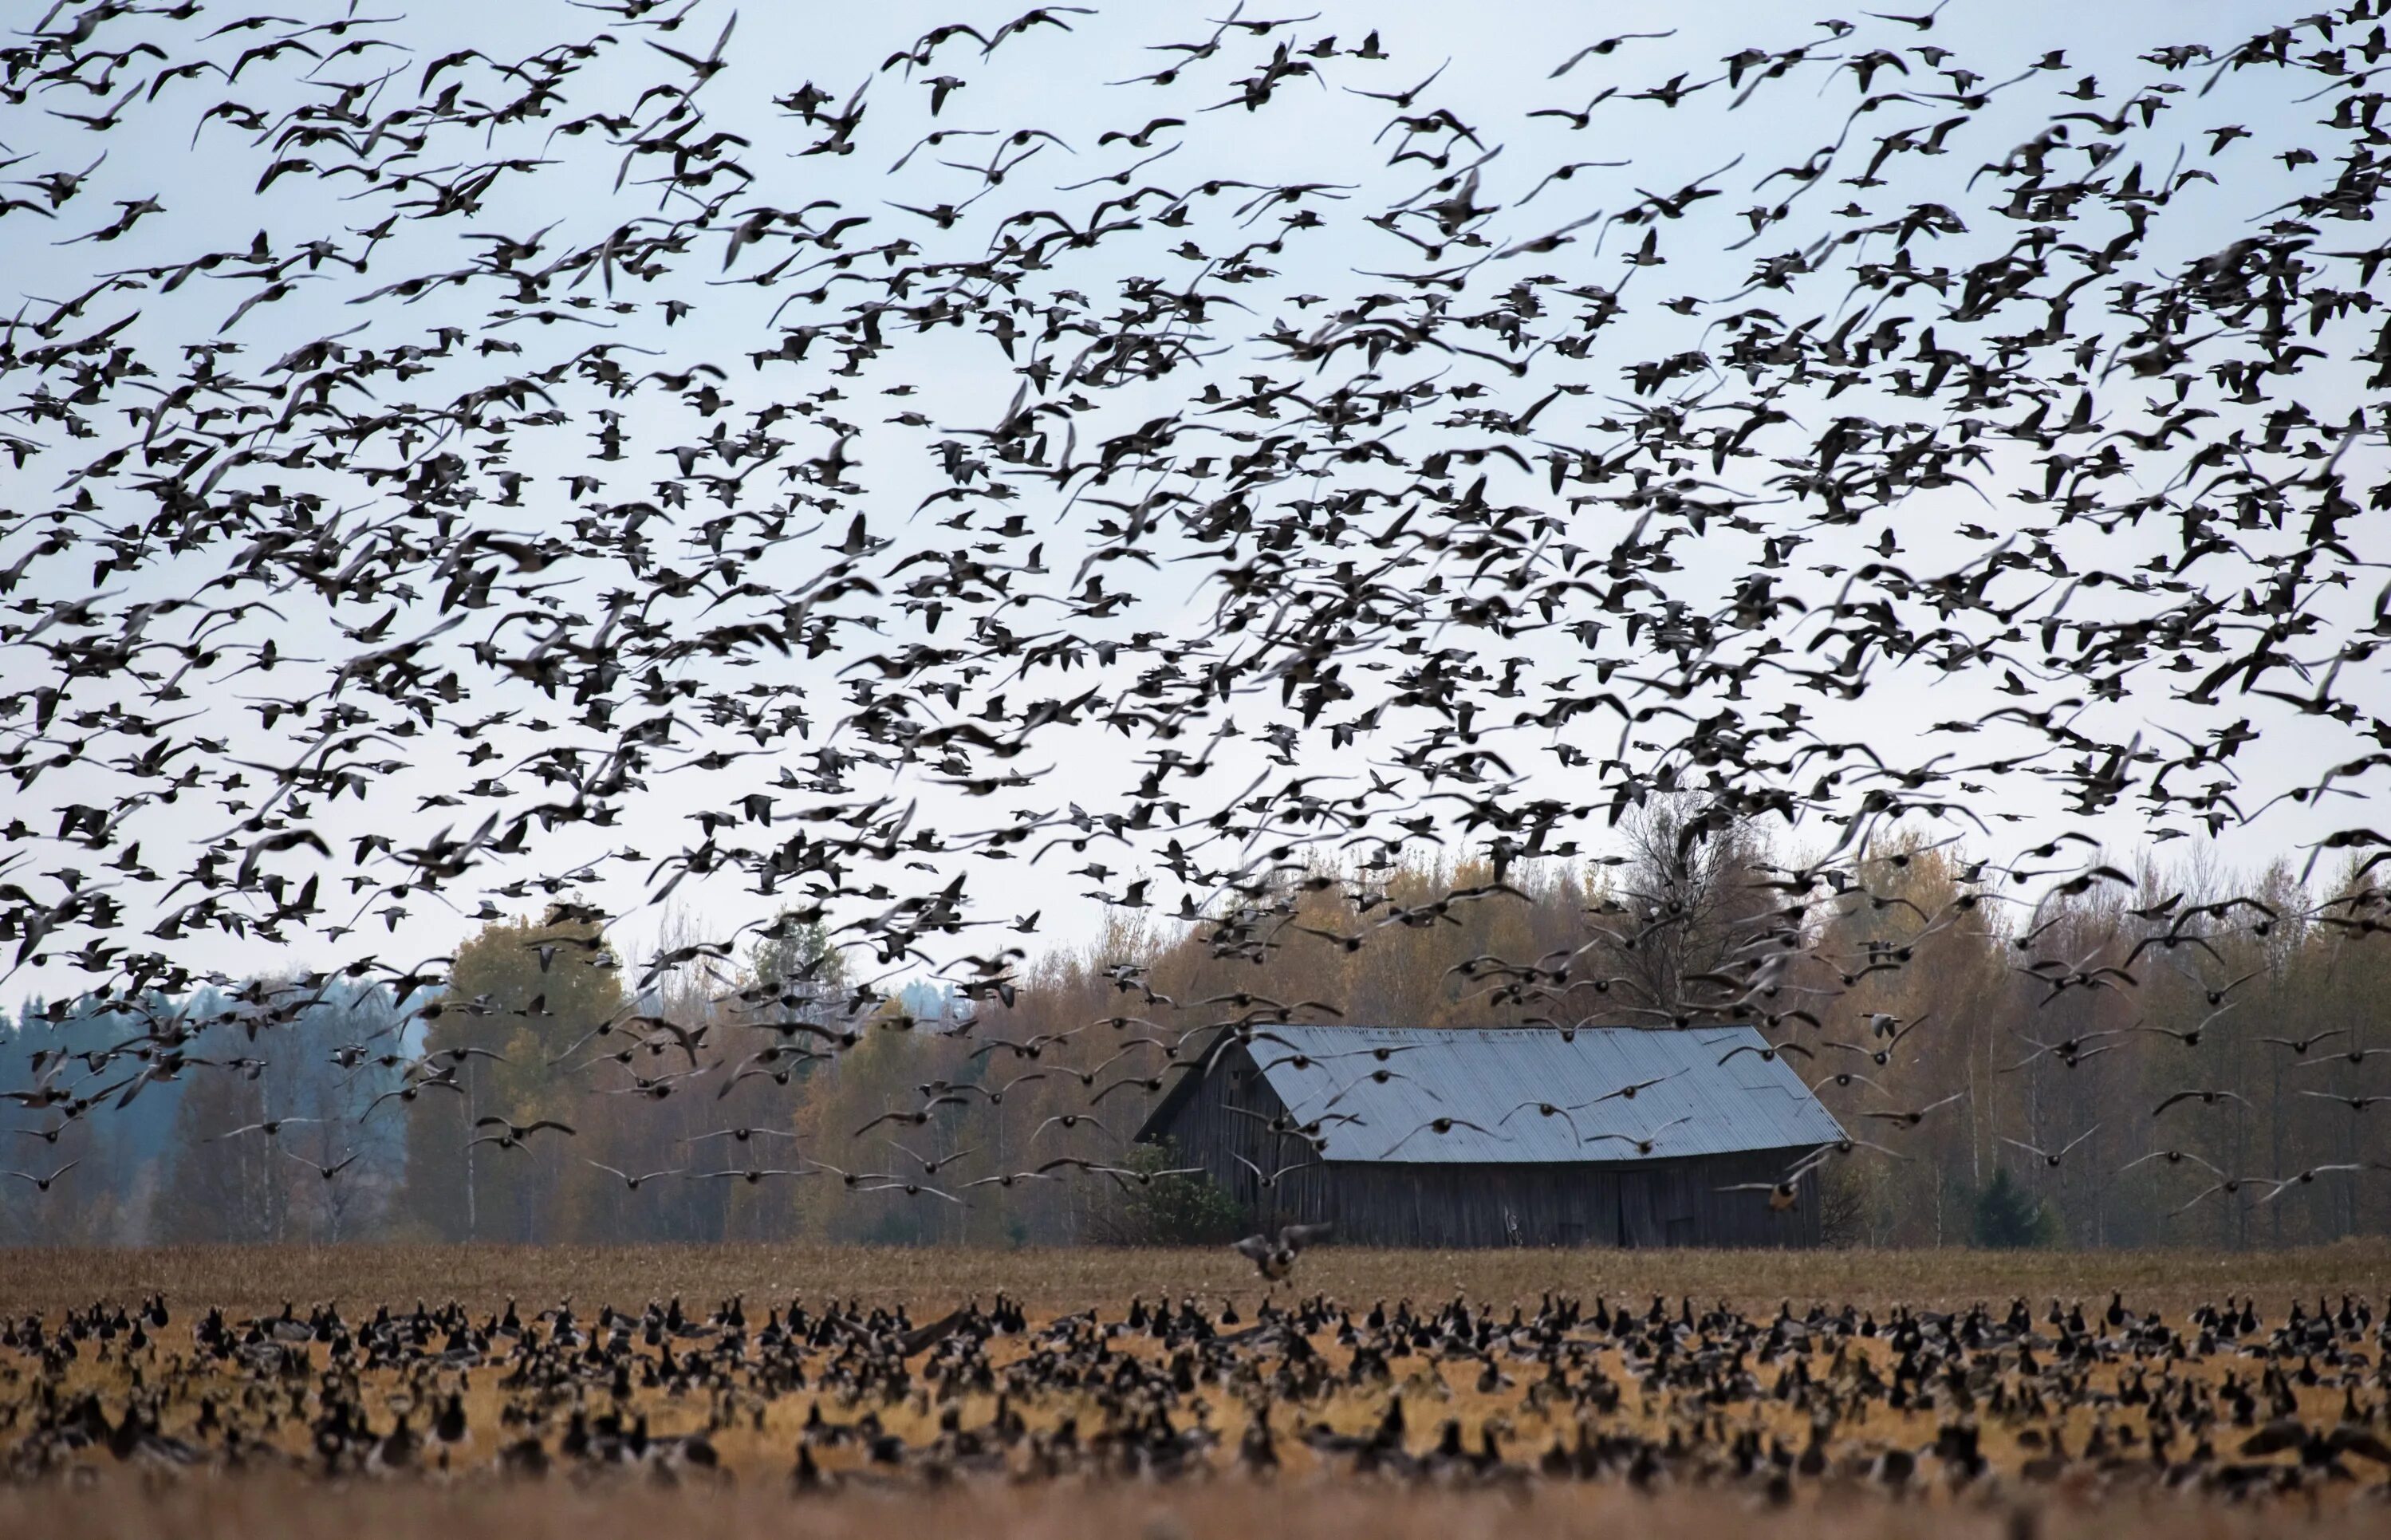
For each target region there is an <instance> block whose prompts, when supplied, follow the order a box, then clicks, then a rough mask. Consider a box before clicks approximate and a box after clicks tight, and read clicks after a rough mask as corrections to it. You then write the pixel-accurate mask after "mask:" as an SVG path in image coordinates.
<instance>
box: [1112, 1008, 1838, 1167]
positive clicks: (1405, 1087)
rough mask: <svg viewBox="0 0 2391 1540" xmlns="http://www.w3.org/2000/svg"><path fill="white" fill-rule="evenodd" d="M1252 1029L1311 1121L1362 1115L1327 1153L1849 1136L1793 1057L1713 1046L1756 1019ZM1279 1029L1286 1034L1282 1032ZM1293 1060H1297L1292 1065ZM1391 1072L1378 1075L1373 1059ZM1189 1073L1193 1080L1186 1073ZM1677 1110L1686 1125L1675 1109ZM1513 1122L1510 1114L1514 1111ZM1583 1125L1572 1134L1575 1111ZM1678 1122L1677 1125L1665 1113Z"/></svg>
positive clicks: (1593, 1155)
mask: <svg viewBox="0 0 2391 1540" xmlns="http://www.w3.org/2000/svg"><path fill="white" fill-rule="evenodd" d="M1264 1030H1266V1031H1267V1032H1268V1033H1270V1034H1271V1036H1270V1037H1262V1036H1260V1035H1259V1034H1258V1035H1257V1037H1256V1039H1255V1041H1254V1042H1253V1044H1252V1053H1253V1055H1254V1058H1255V1061H1256V1063H1257V1064H1258V1065H1259V1066H1260V1068H1261V1072H1262V1075H1263V1077H1264V1078H1265V1079H1266V1080H1267V1081H1269V1083H1270V1088H1271V1090H1272V1091H1273V1093H1274V1094H1276V1095H1277V1096H1278V1098H1279V1100H1280V1101H1281V1102H1283V1103H1285V1104H1286V1106H1287V1108H1288V1110H1289V1111H1291V1112H1292V1113H1294V1114H1295V1115H1296V1116H1297V1117H1299V1118H1305V1119H1308V1118H1310V1117H1312V1116H1314V1115H1316V1114H1318V1113H1320V1112H1322V1111H1324V1110H1328V1109H1329V1107H1328V1104H1329V1103H1330V1102H1331V1100H1332V1099H1333V1100H1335V1102H1336V1106H1335V1107H1334V1110H1335V1111H1336V1112H1339V1113H1345V1112H1350V1113H1353V1114H1355V1115H1357V1116H1358V1117H1360V1118H1361V1119H1363V1121H1362V1122H1361V1123H1359V1124H1354V1123H1341V1122H1338V1123H1331V1124H1329V1125H1328V1126H1327V1127H1326V1128H1325V1130H1323V1132H1324V1134H1325V1137H1326V1138H1327V1140H1328V1147H1327V1148H1326V1149H1325V1150H1324V1151H1322V1152H1321V1154H1322V1158H1324V1159H1326V1160H1332V1161H1336V1160H1353V1161H1376V1160H1383V1159H1388V1158H1389V1154H1388V1151H1389V1148H1390V1146H1394V1145H1396V1144H1397V1142H1398V1141H1403V1142H1402V1145H1401V1147H1400V1148H1395V1149H1393V1152H1392V1156H1391V1158H1392V1159H1394V1160H1396V1161H1398V1162H1412V1161H1418V1162H1428V1163H1436V1164H1461V1165H1467V1164H1511V1163H1519V1162H1558V1161H1619V1160H1634V1159H1637V1158H1640V1157H1639V1156H1638V1155H1637V1154H1636V1151H1635V1147H1634V1146H1633V1145H1627V1144H1623V1143H1621V1142H1619V1141H1616V1140H1598V1141H1597V1142H1595V1143H1590V1144H1581V1143H1580V1142H1579V1138H1580V1136H1583V1138H1584V1139H1587V1140H1596V1136H1597V1135H1600V1134H1604V1133H1616V1134H1622V1135H1625V1136H1627V1137H1629V1138H1635V1139H1640V1138H1648V1137H1652V1136H1654V1132H1655V1131H1656V1130H1661V1129H1663V1128H1665V1129H1666V1132H1661V1133H1660V1134H1659V1135H1658V1138H1659V1143H1658V1145H1656V1147H1655V1148H1654V1150H1653V1158H1661V1157H1663V1156H1666V1157H1673V1158H1675V1157H1685V1156H1699V1155H1725V1154H1731V1153H1736V1152H1739V1151H1744V1150H1766V1149H1788V1148H1795V1147H1804V1148H1807V1147H1815V1146H1816V1145H1823V1144H1827V1143H1829V1142H1830V1141H1833V1140H1837V1139H1841V1138H1842V1137H1843V1131H1842V1125H1841V1124H1839V1123H1837V1122H1836V1121H1835V1119H1834V1116H1833V1114H1831V1113H1829V1111H1828V1110H1827V1109H1826V1108H1825V1107H1824V1106H1821V1105H1819V1102H1818V1099H1817V1098H1816V1096H1814V1095H1812V1094H1811V1093H1810V1089H1809V1087H1808V1086H1806V1085H1804V1084H1803V1082H1802V1080H1801V1077H1799V1076H1798V1075H1796V1074H1794V1073H1793V1071H1792V1069H1791V1068H1790V1067H1788V1066H1787V1064H1786V1063H1785V1061H1784V1060H1782V1059H1776V1058H1769V1059H1764V1058H1762V1057H1761V1056H1760V1055H1758V1054H1756V1053H1751V1054H1738V1055H1736V1056H1735V1057H1734V1058H1732V1059H1729V1060H1728V1061H1727V1062H1726V1063H1725V1064H1721V1063H1720V1062H1719V1058H1720V1055H1724V1054H1725V1053H1727V1052H1728V1051H1729V1050H1731V1049H1733V1048H1736V1047H1738V1046H1744V1045H1749V1046H1751V1047H1752V1048H1755V1049H1756V1048H1760V1047H1763V1046H1764V1044H1765V1040H1764V1038H1762V1037H1761V1035H1760V1034H1759V1032H1758V1031H1756V1030H1754V1029H1751V1028H1750V1027H1708V1028H1693V1029H1687V1030H1683V1031H1659V1030H1648V1029H1641V1028H1632V1027H1592V1028H1582V1029H1579V1030H1578V1031H1577V1032H1576V1034H1575V1035H1574V1037H1573V1038H1564V1037H1563V1036H1562V1035H1561V1034H1560V1033H1558V1032H1556V1031H1553V1030H1551V1029H1520V1030H1500V1029H1458V1030H1437V1029H1426V1028H1405V1027H1309V1026H1284V1027H1281V1026H1273V1027H1270V1028H1267V1029H1264ZM1273 1039H1275V1040H1277V1041H1273ZM1377 1048H1391V1049H1396V1050H1399V1052H1396V1053H1395V1054H1393V1055H1391V1056H1389V1058H1387V1059H1385V1060H1384V1061H1380V1060H1376V1059H1374V1058H1371V1057H1368V1056H1366V1054H1367V1051H1369V1050H1372V1049H1377ZM1299 1059H1300V1060H1301V1061H1302V1062H1298V1061H1299ZM1380 1069H1385V1070H1388V1071H1390V1072H1391V1073H1389V1076H1388V1078H1387V1079H1386V1080H1385V1081H1383V1082H1381V1081H1376V1080H1374V1079H1373V1078H1372V1074H1373V1072H1374V1071H1376V1070H1380ZM1187 1079H1188V1080H1189V1081H1193V1080H1194V1079H1195V1077H1193V1076H1190V1077H1187ZM1636 1081H1660V1082H1661V1083H1659V1084H1657V1085H1653V1086H1650V1087H1648V1088H1647V1089H1645V1090H1643V1091H1641V1092H1639V1093H1637V1094H1636V1095H1635V1097H1634V1098H1633V1099H1630V1098H1627V1097H1612V1098H1611V1099H1610V1100H1609V1101H1604V1102H1601V1103H1599V1104H1597V1105H1593V1106H1582V1107H1581V1104H1586V1103H1593V1102H1595V1099H1596V1097H1599V1096H1604V1095H1608V1094H1609V1093H1611V1092H1614V1091H1617V1090H1618V1089H1619V1088H1620V1087H1622V1086H1624V1085H1628V1084H1631V1083H1634V1082H1636ZM1178 1100H1179V1098H1177V1097H1172V1098H1170V1099H1169V1100H1168V1101H1167V1102H1166V1103H1165V1104H1163V1105H1161V1106H1157V1107H1156V1108H1155V1110H1154V1115H1153V1117H1151V1118H1150V1119H1148V1120H1147V1123H1146V1127H1145V1129H1144V1130H1142V1131H1141V1132H1140V1137H1145V1136H1147V1135H1148V1134H1150V1133H1152V1132H1158V1131H1159V1130H1158V1125H1159V1124H1160V1123H1162V1122H1163V1121H1164V1120H1165V1119H1167V1118H1168V1116H1169V1114H1170V1110H1171V1104H1173V1103H1175V1102H1177V1101H1178ZM1523 1102H1524V1103H1529V1104H1534V1103H1537V1102H1546V1103H1551V1104H1552V1105H1554V1106H1564V1107H1580V1110H1576V1111H1572V1112H1570V1115H1569V1119H1568V1120H1567V1121H1565V1120H1563V1119H1560V1118H1557V1117H1554V1118H1546V1117H1544V1116H1543V1115H1542V1114H1540V1113H1539V1112H1537V1110H1536V1109H1535V1107H1534V1106H1533V1105H1530V1106H1528V1107H1526V1109H1525V1110H1519V1108H1520V1104H1521V1103H1523ZM1435 1118H1454V1119H1463V1120H1466V1121H1467V1122H1472V1123H1476V1124H1478V1125H1480V1127H1482V1128H1485V1129H1488V1130H1490V1131H1492V1132H1493V1134H1494V1135H1496V1137H1489V1136H1488V1135H1485V1134H1479V1133H1473V1132H1470V1131H1469V1130H1467V1129H1466V1128H1458V1127H1456V1128H1454V1130H1452V1132H1448V1133H1444V1134H1438V1133H1436V1132H1433V1131H1428V1132H1420V1133H1417V1134H1416V1135H1415V1136H1413V1137H1412V1138H1410V1139H1408V1140H1404V1138H1403V1136H1404V1135H1405V1134H1408V1133H1411V1132H1412V1131H1413V1130H1415V1129H1417V1128H1418V1127H1419V1126H1420V1125H1421V1124H1422V1123H1425V1122H1428V1120H1429V1119H1435ZM1506 1119H1507V1121H1506ZM1675 1119H1684V1121H1682V1122H1675ZM1572 1122H1573V1123H1575V1125H1576V1130H1575V1132H1574V1133H1572V1132H1571V1129H1570V1123H1572ZM1673 1122H1674V1127H1670V1126H1668V1125H1670V1124H1672V1123H1673Z"/></svg>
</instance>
